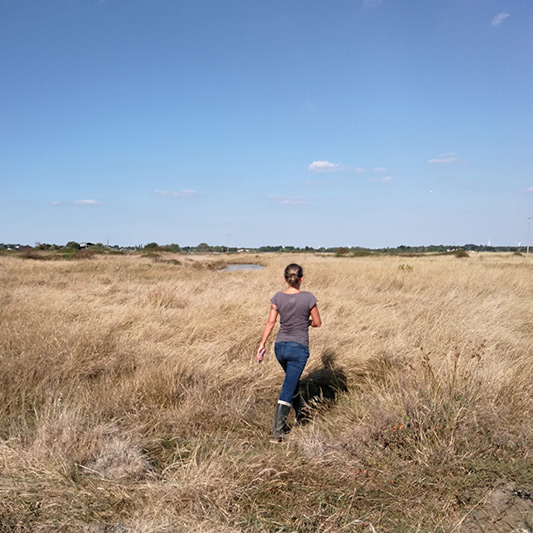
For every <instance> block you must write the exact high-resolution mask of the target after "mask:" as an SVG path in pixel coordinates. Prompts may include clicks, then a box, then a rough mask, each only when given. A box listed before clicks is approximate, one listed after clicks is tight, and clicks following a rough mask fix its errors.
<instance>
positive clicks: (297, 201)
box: [270, 194, 305, 205]
mask: <svg viewBox="0 0 533 533" xmlns="http://www.w3.org/2000/svg"><path fill="white" fill-rule="evenodd" d="M270 198H271V199H272V200H274V202H276V203H277V204H280V205H303V204H305V202H304V200H303V199H302V198H296V197H291V196H277V195H274V194H271V195H270Z"/></svg>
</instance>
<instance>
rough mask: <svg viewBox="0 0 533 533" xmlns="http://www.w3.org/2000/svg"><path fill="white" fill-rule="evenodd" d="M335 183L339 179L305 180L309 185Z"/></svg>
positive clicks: (316, 185)
mask: <svg viewBox="0 0 533 533" xmlns="http://www.w3.org/2000/svg"><path fill="white" fill-rule="evenodd" d="M334 183H337V180H307V181H306V182H305V184H306V185H309V186H310V187H318V186H320V185H333V184H334Z"/></svg>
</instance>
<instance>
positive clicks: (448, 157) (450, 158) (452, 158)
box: [428, 152, 459, 165]
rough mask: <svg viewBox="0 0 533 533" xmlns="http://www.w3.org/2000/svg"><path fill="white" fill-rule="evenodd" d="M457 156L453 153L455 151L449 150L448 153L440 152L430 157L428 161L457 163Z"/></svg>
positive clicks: (441, 163)
mask: <svg viewBox="0 0 533 533" xmlns="http://www.w3.org/2000/svg"><path fill="white" fill-rule="evenodd" d="M458 162H459V158H458V157H457V155H456V154H455V152H451V153H449V154H440V155H439V157H436V158H434V159H430V160H429V161H428V163H429V164H430V165H449V164H450V163H458Z"/></svg>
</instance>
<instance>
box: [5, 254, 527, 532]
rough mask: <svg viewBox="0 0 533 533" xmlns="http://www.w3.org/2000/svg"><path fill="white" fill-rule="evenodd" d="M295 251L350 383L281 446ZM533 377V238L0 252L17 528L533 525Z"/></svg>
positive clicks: (317, 369)
mask: <svg viewBox="0 0 533 533" xmlns="http://www.w3.org/2000/svg"><path fill="white" fill-rule="evenodd" d="M224 261H226V262H228V261H229V262H237V261H238V262H242V263H260V264H262V265H264V267H265V268H264V269H262V270H255V271H238V270H237V271H232V272H220V271H219V270H218V268H219V267H220V266H221V263H222V262H224ZM292 261H296V262H298V263H300V264H302V266H303V267H304V271H305V279H304V286H303V287H302V288H303V289H304V290H310V291H312V292H313V293H314V294H315V295H316V296H317V298H318V301H319V309H320V312H321V315H322V320H323V326H322V328H319V329H313V330H312V331H311V332H310V336H311V358H310V360H309V363H308V367H307V369H306V372H305V373H304V377H306V379H307V384H308V385H309V384H311V385H313V383H315V382H316V381H318V382H319V383H325V384H327V385H329V386H332V387H333V388H335V387H337V388H340V389H344V388H346V389H347V390H341V391H340V392H339V393H338V394H337V395H336V398H335V400H331V399H330V400H328V398H327V396H328V394H327V393H325V392H324V391H323V394H321V393H320V388H319V390H318V391H317V388H316V387H315V388H314V389H313V387H310V388H309V387H308V390H307V392H308V393H309V394H308V396H309V402H310V410H309V418H310V420H309V422H308V423H307V424H305V425H302V426H296V425H295V426H294V427H293V429H292V432H291V433H290V435H289V436H288V438H287V440H286V441H285V442H284V443H282V444H280V445H275V444H270V443H269V442H268V438H267V437H268V434H269V431H270V429H271V423H272V415H273V412H274V409H275V405H276V402H277V398H278V394H279V391H280V388H281V383H282V380H283V373H282V370H281V368H280V367H279V365H278V363H277V361H276V360H275V357H274V356H273V345H272V340H273V337H271V339H270V344H269V347H268V357H267V359H266V360H265V362H264V363H263V364H261V365H257V364H256V363H255V351H256V349H257V345H258V343H259V340H260V336H261V333H262V329H263V326H264V323H265V320H266V318H267V315H268V311H269V299H270V297H271V296H272V295H273V294H274V293H275V292H276V291H277V290H280V289H282V288H283V275H282V274H283V268H284V267H285V265H286V264H288V263H289V262H292ZM313 379H315V382H313ZM320 380H322V381H320ZM326 382H328V383H326ZM344 384H345V385H346V387H344ZM315 385H316V383H315ZM311 389H312V390H311ZM532 398H533V259H532V258H529V257H526V256H518V255H512V254H508V255H506V254H473V255H471V256H470V257H466V258H457V257H453V256H424V257H387V256H375V257H374V256H371V257H334V256H321V255H297V256H289V255H288V254H284V255H274V254H272V255H270V254H261V255H257V256H256V255H248V256H238V257H236V256H223V255H221V256H185V255H179V254H178V255H176V254H168V255H165V254H161V255H158V256H157V255H156V256H153V257H143V256H141V255H140V254H137V255H124V256H95V257H93V258H86V259H75V260H58V261H39V260H35V259H32V258H22V257H8V256H2V257H0V531H2V532H7V531H10V532H71V531H72V532H74V531H83V532H95V533H96V532H121V533H122V532H124V533H126V532H128V533H129V532H132V533H133V532H135V533H141V532H143V533H144V532H169V533H171V532H182V531H183V532H198V533H200V532H222V533H225V532H241V531H242V532H274V531H284V532H288V531H294V532H296V531H301V532H349V531H364V532H461V533H464V532H470V531H488V532H492V531H497V532H499V531H502V532H503V531H516V532H527V531H533V500H532V498H533V464H532V463H533V461H532V456H531V446H532V444H533V442H532V441H533V424H532V420H533V400H532Z"/></svg>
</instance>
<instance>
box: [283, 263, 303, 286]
mask: <svg viewBox="0 0 533 533" xmlns="http://www.w3.org/2000/svg"><path fill="white" fill-rule="evenodd" d="M284 275H285V281H286V282H287V283H288V284H289V285H290V286H291V287H295V288H298V287H299V286H300V280H301V279H302V277H303V275H304V271H303V269H302V267H301V266H300V265H297V264H296V263H291V264H290V265H288V266H287V267H286V268H285V272H284Z"/></svg>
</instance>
